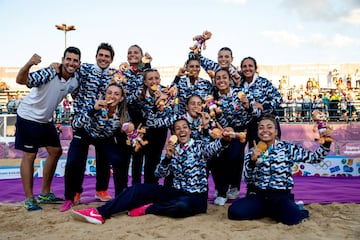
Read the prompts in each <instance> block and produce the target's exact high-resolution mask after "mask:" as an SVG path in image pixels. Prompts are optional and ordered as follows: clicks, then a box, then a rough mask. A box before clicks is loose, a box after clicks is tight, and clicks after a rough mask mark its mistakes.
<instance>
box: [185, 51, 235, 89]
mask: <svg viewBox="0 0 360 240" xmlns="http://www.w3.org/2000/svg"><path fill="white" fill-rule="evenodd" d="M192 55H193V53H190V56H192ZM199 59H200V63H201V66H202V67H203V68H204V69H205V71H206V72H207V73H210V75H211V73H212V72H214V73H215V72H216V71H217V70H219V69H220V68H226V69H228V71H229V73H230V75H231V80H232V83H231V85H233V86H238V85H239V82H240V74H239V72H238V71H237V70H236V68H235V67H234V66H233V65H232V61H233V59H234V58H233V53H232V51H231V49H230V48H228V47H222V48H220V50H219V51H218V57H217V62H215V61H213V60H210V59H208V58H205V57H203V56H202V55H199ZM212 78H213V77H212Z"/></svg>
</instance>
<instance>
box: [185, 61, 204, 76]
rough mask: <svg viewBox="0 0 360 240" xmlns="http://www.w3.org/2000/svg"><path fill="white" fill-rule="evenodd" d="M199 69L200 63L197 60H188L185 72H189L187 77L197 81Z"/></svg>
mask: <svg viewBox="0 0 360 240" xmlns="http://www.w3.org/2000/svg"><path fill="white" fill-rule="evenodd" d="M200 70H201V67H200V62H199V61H198V60H190V61H189V62H188V63H187V65H186V71H188V72H189V76H191V78H192V79H194V80H195V79H198V78H199V73H200Z"/></svg>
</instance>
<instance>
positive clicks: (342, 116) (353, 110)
mask: <svg viewBox="0 0 360 240" xmlns="http://www.w3.org/2000/svg"><path fill="white" fill-rule="evenodd" d="M315 109H318V110H320V111H322V112H324V113H325V114H326V116H327V120H328V121H331V122H339V121H343V122H356V121H359V117H358V116H359V115H360V101H354V102H353V104H352V106H349V105H348V106H347V108H346V110H345V109H344V110H342V109H341V106H340V102H332V103H330V104H329V105H328V106H326V105H323V107H320V108H314V107H313V106H312V104H306V103H305V104H301V107H300V106H299V105H297V104H296V103H290V104H286V103H284V104H282V106H281V107H279V108H278V109H277V110H276V112H277V115H278V116H279V118H280V121H282V122H312V117H311V114H312V112H313V110H315Z"/></svg>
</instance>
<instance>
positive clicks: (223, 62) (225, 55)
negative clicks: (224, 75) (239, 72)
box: [218, 50, 233, 68]
mask: <svg viewBox="0 0 360 240" xmlns="http://www.w3.org/2000/svg"><path fill="white" fill-rule="evenodd" d="M232 61H233V57H232V53H231V52H230V51H229V50H220V51H219V52H218V64H219V65H220V67H224V68H228V67H229V66H230V64H231V63H232Z"/></svg>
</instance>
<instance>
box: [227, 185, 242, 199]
mask: <svg viewBox="0 0 360 240" xmlns="http://www.w3.org/2000/svg"><path fill="white" fill-rule="evenodd" d="M239 195H240V191H239V190H238V189H237V188H230V189H229V191H228V192H227V193H226V197H227V198H228V199H231V200H233V199H237V198H238V197H239Z"/></svg>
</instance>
